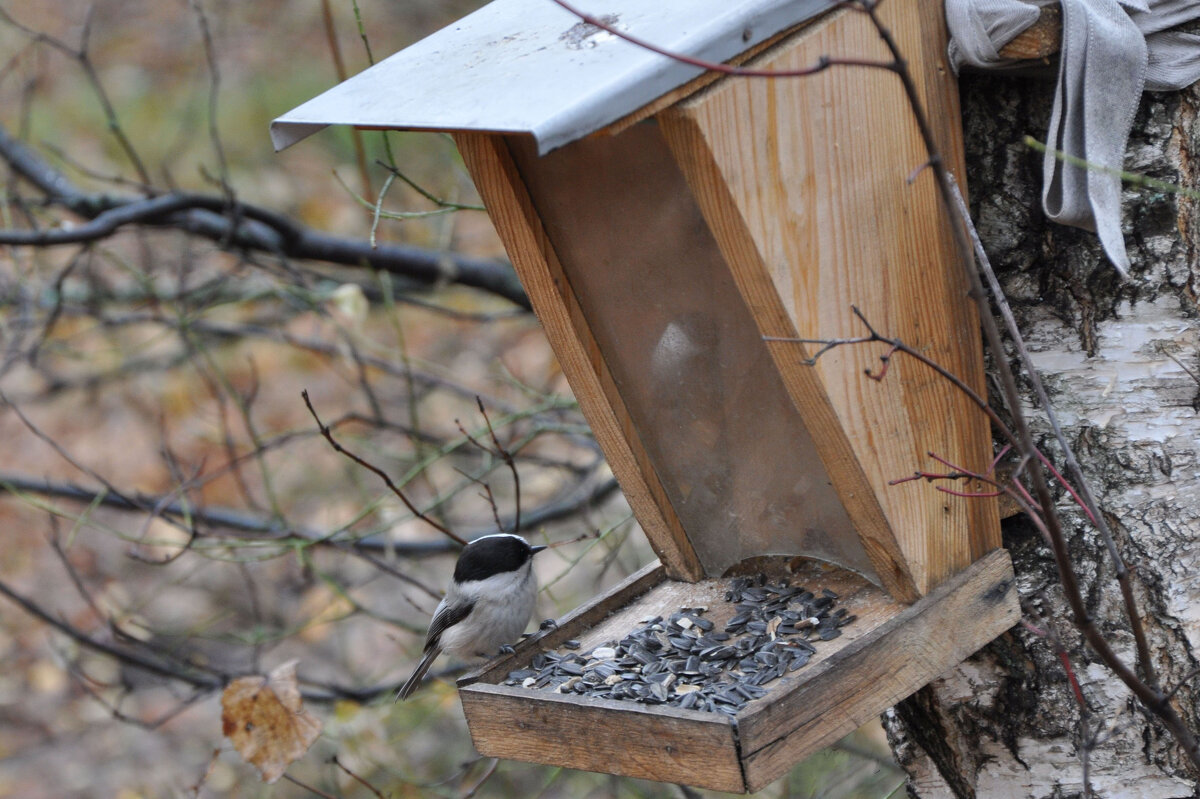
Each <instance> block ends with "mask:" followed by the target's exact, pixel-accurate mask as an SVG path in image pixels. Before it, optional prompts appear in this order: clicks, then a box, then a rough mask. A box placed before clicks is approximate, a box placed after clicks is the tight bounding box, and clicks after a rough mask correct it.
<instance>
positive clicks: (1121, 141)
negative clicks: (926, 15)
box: [946, 0, 1200, 275]
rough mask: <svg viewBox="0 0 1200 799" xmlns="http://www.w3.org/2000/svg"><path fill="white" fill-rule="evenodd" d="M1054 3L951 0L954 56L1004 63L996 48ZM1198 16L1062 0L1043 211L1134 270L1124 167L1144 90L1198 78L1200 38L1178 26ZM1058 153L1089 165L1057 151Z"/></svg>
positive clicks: (1147, 2) (1191, 9) (982, 64)
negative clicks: (1126, 227) (1125, 225)
mask: <svg viewBox="0 0 1200 799" xmlns="http://www.w3.org/2000/svg"><path fill="white" fill-rule="evenodd" d="M1055 3H1056V0H946V22H947V25H948V27H949V29H950V48H949V55H950V61H951V64H952V65H953V66H954V68H955V69H956V70H957V69H958V68H960V67H962V66H963V65H970V66H973V67H977V68H980V69H1003V68H1005V67H1011V66H1013V65H1014V64H1016V63H1018V62H1016V61H1014V60H1012V59H1006V58H1004V57H1003V56H1001V54H1000V50H1001V48H1002V47H1004V45H1005V44H1007V43H1008V42H1010V41H1012V40H1013V39H1014V38H1015V37H1016V36H1017V35H1019V34H1020V33H1022V32H1023V31H1025V30H1026V29H1027V28H1029V27H1030V26H1031V25H1033V24H1034V23H1035V22H1036V21H1037V20H1038V16H1039V9H1040V8H1041V7H1043V6H1047V5H1053V4H1055ZM1195 19H1200V1H1198V0H1062V23H1063V24H1062V45H1061V48H1060V52H1059V58H1058V85H1057V87H1056V90H1055V92H1054V107H1053V109H1052V111H1051V115H1050V130H1049V132H1048V133H1047V134H1046V144H1047V147H1049V148H1051V149H1050V151H1048V152H1047V153H1046V155H1045V160H1044V161H1043V165H1042V172H1043V184H1042V207H1043V209H1044V210H1045V212H1046V215H1047V216H1048V217H1049V218H1050V219H1052V220H1054V221H1055V222H1059V223H1062V224H1065V225H1073V226H1075V227H1080V228H1084V229H1085V230H1091V231H1094V232H1095V233H1096V235H1097V236H1098V237H1099V238H1100V243H1101V245H1102V246H1103V247H1104V252H1105V254H1107V255H1108V259H1109V261H1111V262H1112V263H1113V265H1114V266H1116V268H1117V269H1118V270H1119V271H1120V272H1121V274H1122V275H1125V274H1128V270H1129V257H1128V255H1127V254H1126V252H1125V239H1124V237H1123V236H1122V235H1121V181H1120V178H1119V177H1117V175H1116V174H1115V171H1116V170H1119V169H1121V167H1122V163H1123V161H1124V155H1125V145H1126V143H1127V141H1128V139H1129V132H1130V129H1131V127H1132V125H1133V117H1134V114H1135V113H1136V112H1137V107H1138V103H1139V102H1140V100H1141V94H1142V91H1143V90H1150V91H1170V90H1176V89H1182V88H1184V87H1186V86H1189V85H1191V84H1192V83H1195V82H1196V81H1198V80H1200V36H1197V35H1194V34H1188V33H1181V32H1179V31H1173V30H1171V28H1174V27H1176V26H1178V25H1181V24H1184V23H1186V22H1190V21H1192V20H1195ZM1053 150H1060V151H1062V152H1064V153H1066V154H1067V155H1069V156H1072V157H1074V158H1080V159H1083V160H1084V161H1086V162H1087V163H1088V164H1092V165H1094V167H1093V168H1088V167H1082V166H1075V165H1072V164H1069V163H1067V162H1066V161H1064V160H1063V159H1061V158H1059V157H1057V155H1056V154H1055V153H1054V152H1053Z"/></svg>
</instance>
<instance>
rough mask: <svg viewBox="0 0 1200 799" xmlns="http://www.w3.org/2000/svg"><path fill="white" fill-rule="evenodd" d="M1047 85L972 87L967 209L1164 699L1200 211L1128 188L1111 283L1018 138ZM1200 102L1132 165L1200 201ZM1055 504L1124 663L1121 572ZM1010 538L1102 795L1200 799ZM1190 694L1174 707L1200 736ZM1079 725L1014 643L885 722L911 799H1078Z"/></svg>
mask: <svg viewBox="0 0 1200 799" xmlns="http://www.w3.org/2000/svg"><path fill="white" fill-rule="evenodd" d="M1050 88H1051V87H1050V86H1049V85H1047V84H1046V83H1044V82H1039V81H1035V80H1029V79H1012V78H997V77H979V76H974V77H972V76H968V77H965V78H964V81H963V89H964V115H965V124H966V131H967V147H968V163H969V169H970V172H969V173H968V183H969V184H970V193H971V196H972V208H973V213H974V216H975V218H976V220H977V222H978V224H979V227H980V231H981V235H982V237H983V240H984V244H985V246H987V248H988V250H989V252H990V253H991V255H992V258H993V260H994V261H995V263H996V265H997V267H998V271H1000V273H1001V279H1002V281H1003V282H1004V284H1005V288H1006V291H1007V292H1008V295H1009V298H1010V301H1011V302H1012V303H1013V305H1014V309H1015V310H1016V313H1017V317H1018V320H1019V322H1020V325H1021V329H1022V330H1023V331H1024V334H1025V336H1026V341H1027V343H1028V345H1029V348H1030V350H1031V352H1032V353H1033V356H1034V359H1035V362H1036V363H1037V366H1038V368H1039V370H1040V371H1041V374H1042V377H1043V380H1044V381H1045V383H1046V385H1047V388H1048V390H1049V391H1050V394H1051V399H1052V401H1053V402H1054V404H1055V408H1056V410H1057V411H1058V414H1059V417H1060V420H1061V422H1062V423H1063V425H1064V428H1065V430H1066V432H1067V436H1068V439H1069V440H1070V441H1071V442H1072V444H1073V446H1074V447H1075V449H1076V454H1077V456H1078V458H1079V460H1080V461H1081V463H1082V465H1083V467H1084V470H1085V471H1086V472H1087V474H1088V475H1089V477H1090V479H1091V481H1092V483H1091V484H1092V488H1093V491H1094V492H1095V493H1096V495H1097V498H1098V499H1099V501H1100V503H1101V505H1102V507H1103V508H1104V509H1105V511H1106V513H1107V514H1109V522H1110V525H1111V526H1112V527H1113V530H1114V534H1115V535H1116V536H1117V538H1118V543H1119V545H1120V546H1121V548H1122V550H1123V552H1124V555H1125V558H1126V560H1127V562H1128V564H1129V565H1130V567H1131V568H1132V569H1134V570H1135V571H1136V579H1135V585H1136V586H1137V591H1138V601H1139V602H1140V603H1141V605H1140V606H1141V609H1142V613H1143V615H1144V616H1145V623H1146V626H1147V632H1148V635H1149V637H1150V644H1151V647H1152V649H1153V650H1154V657H1155V659H1156V661H1155V662H1156V666H1157V667H1158V668H1159V670H1160V673H1161V675H1162V681H1163V684H1164V686H1166V687H1167V688H1170V687H1173V686H1174V685H1176V684H1177V683H1178V681H1179V680H1180V678H1182V677H1184V676H1185V675H1186V674H1187V673H1188V672H1190V671H1191V670H1192V669H1194V668H1195V667H1196V666H1197V664H1198V658H1200V453H1198V447H1200V444H1198V442H1200V413H1198V412H1197V408H1198V407H1200V382H1198V381H1197V378H1200V318H1198V314H1197V311H1198V309H1197V303H1196V288H1197V287H1196V283H1197V280H1196V278H1197V272H1198V271H1200V259H1198V251H1200V213H1198V210H1197V209H1198V208H1200V203H1197V202H1196V201H1193V200H1187V199H1178V198H1175V197H1172V196H1170V195H1166V194H1163V193H1155V192H1151V193H1147V192H1144V191H1136V192H1132V191H1131V192H1127V194H1126V203H1125V211H1126V213H1125V221H1126V241H1127V243H1128V245H1129V248H1130V254H1131V256H1132V258H1133V263H1134V270H1135V271H1134V279H1133V280H1132V281H1131V282H1129V283H1128V284H1124V285H1122V284H1120V283H1119V282H1118V280H1117V276H1116V273H1115V271H1114V270H1113V269H1112V268H1111V267H1110V266H1109V265H1108V264H1107V263H1106V262H1105V260H1104V257H1103V255H1102V254H1101V252H1100V248H1099V247H1098V246H1097V245H1096V243H1095V241H1094V237H1092V236H1090V234H1087V233H1084V232H1078V231H1072V230H1067V229H1064V228H1060V227H1055V226H1052V225H1050V224H1048V223H1047V222H1046V221H1045V220H1044V218H1043V217H1042V214H1041V211H1040V208H1039V206H1038V191H1039V188H1040V187H1039V183H1038V180H1039V178H1038V172H1039V170H1038V156H1037V155H1036V154H1034V153H1031V152H1029V151H1028V150H1026V149H1025V148H1024V147H1023V146H1022V145H1021V143H1020V142H1021V139H1022V137H1023V136H1024V135H1025V134H1029V135H1033V136H1035V137H1038V138H1039V139H1041V138H1043V137H1044V131H1045V122H1046V117H1047V115H1048V109H1049V105H1050ZM1198 106H1200V91H1198V90H1197V89H1196V88H1195V87H1194V88H1193V89H1191V90H1189V91H1185V92H1182V93H1179V94H1171V95H1148V96H1147V97H1146V100H1145V102H1144V103H1143V108H1142V111H1141V113H1140V115H1139V118H1138V122H1137V123H1136V125H1135V131H1134V138H1133V140H1132V141H1131V144H1130V149H1129V151H1128V157H1127V168H1129V169H1132V170H1136V171H1141V172H1145V173H1147V174H1150V175H1152V176H1154V177H1159V178H1163V179H1167V180H1172V181H1177V182H1180V183H1182V184H1183V185H1185V186H1188V187H1190V188H1200V184H1198V183H1197V181H1196V178H1195V175H1194V174H1193V169H1194V168H1193V167H1192V159H1197V158H1200V126H1198V125H1197V123H1196V109H1197V107H1198ZM1189 371H1190V374H1189ZM1032 415H1033V418H1035V419H1039V420H1040V416H1039V415H1038V414H1037V413H1036V411H1034V412H1032ZM1036 429H1038V430H1040V431H1041V432H1042V433H1043V434H1044V433H1045V431H1046V429H1047V428H1046V425H1045V424H1044V423H1040V422H1039V426H1038V427H1037V428H1036ZM1042 441H1043V442H1045V441H1048V436H1046V435H1043V437H1042ZM1046 449H1047V451H1048V452H1049V451H1052V447H1050V446H1047V447H1046ZM1062 507H1064V508H1066V509H1067V516H1068V518H1069V519H1071V520H1073V521H1074V522H1075V523H1074V524H1073V526H1072V528H1071V529H1072V530H1073V537H1072V540H1071V547H1072V551H1073V552H1074V553H1075V555H1076V560H1077V564H1078V571H1079V574H1080V577H1081V583H1082V586H1083V588H1084V590H1085V596H1086V598H1087V600H1088V605H1089V607H1090V608H1091V609H1092V611H1093V613H1094V615H1095V617H1096V618H1097V619H1098V620H1100V622H1101V626H1102V628H1103V629H1105V630H1106V631H1109V633H1110V638H1111V639H1112V640H1113V641H1114V643H1115V644H1116V647H1117V649H1118V651H1119V652H1121V653H1122V654H1123V655H1124V656H1125V658H1126V659H1127V661H1128V662H1130V663H1132V662H1133V660H1134V655H1133V643H1132V638H1131V636H1130V635H1129V633H1128V630H1129V627H1128V625H1127V623H1126V622H1125V620H1124V607H1123V605H1122V603H1121V597H1120V591H1119V588H1118V586H1117V583H1116V581H1115V580H1114V579H1113V570H1112V564H1111V562H1110V561H1109V560H1108V558H1107V556H1106V555H1105V552H1104V547H1103V544H1102V543H1101V542H1100V541H1099V539H1098V538H1097V537H1096V536H1095V535H1094V534H1093V533H1092V531H1091V530H1090V528H1088V527H1087V525H1086V524H1083V523H1080V521H1079V518H1078V517H1079V514H1077V513H1075V512H1074V509H1073V508H1072V507H1071V503H1070V500H1069V497H1065V496H1064V497H1063V498H1062ZM1005 544H1006V546H1007V547H1008V548H1009V549H1010V551H1011V552H1012V554H1013V558H1014V563H1015V567H1016V571H1017V574H1018V578H1019V584H1020V587H1021V595H1022V599H1023V600H1024V602H1025V603H1026V604H1027V606H1028V607H1029V608H1031V609H1032V610H1034V611H1035V612H1036V613H1038V614H1042V615H1043V616H1044V617H1045V618H1037V617H1036V616H1027V618H1028V619H1029V621H1031V622H1033V623H1034V624H1038V625H1042V624H1047V623H1048V624H1051V625H1053V626H1054V628H1055V629H1057V630H1058V631H1059V632H1060V633H1061V634H1062V637H1063V640H1064V644H1065V646H1066V648H1067V650H1068V652H1069V653H1070V655H1071V661H1072V664H1073V667H1074V670H1075V674H1076V677H1077V678H1078V680H1079V681H1080V683H1081V685H1082V688H1083V692H1084V695H1085V696H1086V698H1087V701H1088V703H1089V705H1090V707H1091V708H1092V710H1093V711H1094V713H1095V720H1096V724H1097V726H1099V727H1100V729H1099V730H1097V731H1098V732H1099V741H1098V742H1097V743H1096V745H1095V746H1094V747H1093V748H1092V749H1091V750H1090V751H1088V752H1087V753H1086V755H1087V758H1086V759H1087V761H1088V763H1087V769H1088V775H1089V778H1090V783H1091V786H1092V788H1093V790H1094V795H1095V796H1098V797H1137V799H1166V798H1167V797H1191V796H1194V795H1196V792H1197V782H1196V777H1197V775H1195V774H1193V773H1191V772H1189V770H1188V766H1187V764H1186V763H1185V762H1184V760H1183V759H1182V758H1181V757H1180V756H1179V753H1178V751H1177V750H1176V749H1175V747H1174V744H1173V741H1172V739H1171V738H1170V737H1169V735H1167V733H1166V732H1165V731H1164V730H1163V728H1162V727H1161V726H1159V725H1157V724H1156V723H1154V722H1153V720H1151V719H1149V718H1148V716H1147V714H1146V713H1145V712H1144V711H1142V710H1141V709H1140V707H1139V705H1138V704H1137V703H1136V702H1134V701H1133V700H1132V698H1131V696H1130V694H1129V692H1128V690H1126V688H1125V687H1124V685H1122V684H1121V683H1120V682H1119V681H1118V680H1116V678H1115V677H1113V676H1112V675H1111V673H1109V672H1108V670H1107V669H1105V668H1104V667H1103V666H1102V665H1100V664H1099V663H1097V662H1096V661H1095V660H1094V658H1092V657H1091V655H1090V652H1089V651H1088V650H1087V649H1086V648H1085V647H1084V646H1083V644H1082V643H1081V640H1080V637H1079V636H1078V635H1076V634H1075V633H1074V631H1073V629H1072V628H1071V626H1070V622H1069V614H1068V612H1067V609H1066V606H1065V603H1064V602H1063V601H1062V598H1061V593H1060V592H1059V591H1058V590H1057V587H1056V583H1057V578H1056V576H1055V572H1054V567H1053V562H1052V560H1051V558H1050V556H1049V551H1048V549H1047V548H1046V547H1045V545H1044V544H1042V542H1041V540H1040V539H1039V538H1038V537H1037V534H1036V533H1035V532H1033V531H1032V529H1031V528H1030V527H1029V526H1028V525H1027V524H1024V523H1022V522H1021V521H1020V520H1019V519H1013V520H1010V521H1009V522H1007V523H1006V525H1005ZM1047 619H1048V621H1047ZM1198 682H1200V678H1196V679H1193V680H1192V681H1191V682H1189V683H1188V684H1187V685H1185V686H1184V687H1183V688H1182V689H1180V690H1179V692H1178V694H1177V695H1176V702H1177V706H1178V708H1179V711H1180V713H1181V714H1182V715H1183V717H1184V718H1185V719H1186V720H1187V721H1188V722H1189V723H1190V724H1191V725H1192V727H1193V728H1194V729H1195V728H1197V726H1198V725H1197V720H1198V719H1200V708H1198V705H1197V698H1198V696H1200V686H1198V685H1197V683H1198ZM1079 717H1080V714H1079V709H1078V707H1077V705H1076V703H1075V700H1074V698H1073V695H1072V692H1071V690H1070V688H1069V686H1068V683H1067V681H1066V677H1065V672H1064V670H1063V668H1062V666H1061V665H1060V664H1059V662H1058V659H1057V656H1056V655H1055V654H1054V652H1053V650H1052V648H1051V647H1050V645H1049V644H1048V643H1047V642H1046V641H1045V640H1042V639H1039V638H1037V637H1036V636H1034V635H1032V634H1030V633H1028V632H1026V631H1023V630H1019V629H1018V630H1015V631H1014V632H1012V633H1009V634H1008V635H1006V636H1004V637H1003V638H1001V639H1000V640H999V641H997V642H996V643H994V644H993V645H991V646H990V647H989V648H988V649H987V650H985V651H984V652H983V653H981V654H980V655H979V656H977V657H976V658H974V659H972V660H971V661H968V662H967V663H964V664H962V665H960V666H959V667H958V668H956V669H955V670H953V672H952V673H951V674H949V675H946V676H945V677H944V678H943V679H941V680H939V681H938V682H936V683H934V684H933V685H932V686H930V687H929V688H928V689H926V690H925V691H923V692H922V693H921V694H919V695H918V696H917V697H915V698H914V699H912V700H909V701H908V702H906V703H904V704H902V705H901V706H898V707H897V708H896V709H894V710H893V711H891V712H889V714H888V715H887V717H886V718H885V725H886V726H887V728H888V731H889V735H890V737H891V740H892V743H893V748H894V751H895V753H896V755H897V758H898V759H899V761H900V762H901V765H902V766H903V767H904V768H905V769H906V770H907V771H908V773H909V775H910V783H909V790H910V794H911V795H914V796H918V797H923V798H932V797H964V796H978V797H987V798H988V799H992V798H993V797H1001V798H1007V797H1012V798H1013V799H1024V798H1025V797H1066V796H1076V795H1080V794H1081V793H1082V790H1083V778H1084V762H1083V761H1084V754H1085V753H1084V751H1083V750H1084V748H1085V747H1083V746H1082V745H1081V741H1080V737H1079V736H1080V725H1079Z"/></svg>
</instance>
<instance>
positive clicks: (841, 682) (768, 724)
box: [738, 549, 1021, 791]
mask: <svg viewBox="0 0 1200 799" xmlns="http://www.w3.org/2000/svg"><path fill="white" fill-rule="evenodd" d="M1020 616H1021V612H1020V608H1019V606H1018V604H1017V591H1016V587H1015V585H1014V579H1013V570H1012V562H1011V561H1010V560H1009V557H1008V552H1007V551H1006V550H1003V549H997V550H995V551H994V552H992V553H990V554H988V555H986V556H984V558H983V559H982V560H979V561H977V562H976V563H974V564H973V565H972V566H971V567H970V568H968V569H966V570H965V571H962V572H959V573H958V574H956V575H954V576H953V577H951V578H950V579H948V580H947V581H945V582H944V583H943V584H942V585H941V586H939V587H938V588H937V589H935V590H934V591H933V592H932V593H931V594H929V595H928V596H926V597H924V598H923V599H921V600H920V601H919V602H917V603H916V604H915V605H912V606H910V607H908V608H905V609H904V610H903V611H902V612H901V613H900V614H898V615H897V616H895V617H894V618H892V619H890V620H889V621H887V622H885V623H883V624H882V625H880V626H878V627H876V628H875V629H874V630H872V631H870V632H869V633H868V634H866V635H864V636H862V637H861V638H859V639H857V640H855V641H854V642H852V643H851V644H849V645H848V646H846V647H844V648H843V649H841V650H840V651H838V652H836V653H835V654H834V655H833V656H831V657H829V658H828V659H825V660H823V661H821V662H820V663H814V664H813V665H811V666H810V667H809V668H807V669H803V670H801V671H800V672H798V674H799V675H800V679H799V680H797V683H798V684H797V685H796V686H794V687H792V688H791V690H789V687H788V686H786V685H784V686H781V687H780V688H778V689H776V690H778V691H779V692H780V694H781V696H780V698H779V699H778V700H776V701H771V702H768V701H766V700H761V701H760V702H755V703H753V704H752V705H751V706H750V707H748V708H747V709H746V710H745V711H743V712H742V714H741V715H740V716H739V717H738V728H739V737H740V741H741V747H742V759H743V763H744V766H745V769H746V784H747V789H748V790H750V791H756V790H758V789H759V788H762V787H764V786H766V785H768V784H769V783H771V782H773V781H774V780H775V779H777V778H778V777H779V776H781V775H782V774H783V773H784V772H786V771H787V770H788V769H789V768H791V767H792V765H794V764H795V763H796V762H798V761H799V760H801V759H803V758H805V757H808V756H809V755H811V754H812V753H814V752H816V751H817V750H819V749H821V748H822V747H825V746H829V745H830V744H832V743H834V742H835V741H837V740H838V739H839V738H841V737H842V736H843V735H846V734H847V733H849V732H851V731H853V730H855V729H857V728H858V727H860V726H862V725H863V724H864V723H865V722H867V721H868V720H870V719H871V718H872V717H874V716H877V715H878V714H879V713H881V712H883V711H884V710H885V709H887V708H888V707H891V706H892V705H894V704H896V702H899V701H900V700H901V699H904V698H905V697H907V696H909V695H910V694H912V693H913V692H915V691H916V690H917V689H919V688H920V687H921V686H923V685H925V684H926V683H928V682H929V681H930V680H933V679H935V678H936V677H938V676H939V675H940V674H942V673H944V672H945V671H946V670H947V669H949V668H951V667H953V666H954V665H956V664H957V663H959V662H961V661H962V660H964V659H965V658H966V657H968V656H969V655H970V654H971V653H973V652H975V651H976V650H977V649H979V648H980V647H982V646H983V645H984V644H986V643H987V642H989V641H991V640H992V639H993V638H995V637H996V636H998V635H1000V634H1001V633H1003V632H1004V631H1005V630H1008V629H1009V628H1010V627H1012V626H1013V625H1014V624H1016V623H1017V621H1018V620H1019V619H1020Z"/></svg>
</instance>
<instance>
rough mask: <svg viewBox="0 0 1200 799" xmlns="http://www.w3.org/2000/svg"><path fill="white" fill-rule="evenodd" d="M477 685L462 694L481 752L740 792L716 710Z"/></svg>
mask: <svg viewBox="0 0 1200 799" xmlns="http://www.w3.org/2000/svg"><path fill="white" fill-rule="evenodd" d="M529 694H530V692H529V691H527V690H525V689H522V688H509V687H506V686H501V685H487V684H482V683H481V684H478V685H474V686H472V687H471V688H470V689H468V690H464V691H462V692H460V696H461V698H462V703H463V712H464V713H465V714H466V716H467V720H468V723H469V726H470V729H471V737H472V738H473V739H474V741H475V747H476V749H478V750H479V753H480V754H482V755H487V756H489V757H506V758H510V759H512V760H523V761H526V762H533V763H545V764H547V765H552V766H566V767H567V768H577V769H583V770H585V771H602V772H605V773H607V774H622V775H624V776H627V777H640V778H642V779H647V780H658V781H660V782H678V783H683V784H685V785H695V786H697V787H701V788H712V789H714V790H718V791H734V792H738V793H744V792H745V790H746V787H745V782H744V781H743V778H742V767H741V764H740V763H739V762H738V756H737V751H738V750H737V742H736V738H735V733H734V726H733V724H732V723H731V722H730V721H729V720H728V719H726V718H725V717H723V716H721V715H720V714H717V713H704V712H701V711H696V710H681V709H679V708H672V709H670V710H664V709H660V708H651V707H645V706H640V705H637V704H634V703H632V702H623V703H622V702H614V701H612V700H601V699H597V700H591V701H588V700H583V699H581V698H579V697H573V696H561V695H557V694H553V693H549V692H547V693H545V695H544V696H539V697H538V698H537V699H536V700H532V699H531V698H530V696H529Z"/></svg>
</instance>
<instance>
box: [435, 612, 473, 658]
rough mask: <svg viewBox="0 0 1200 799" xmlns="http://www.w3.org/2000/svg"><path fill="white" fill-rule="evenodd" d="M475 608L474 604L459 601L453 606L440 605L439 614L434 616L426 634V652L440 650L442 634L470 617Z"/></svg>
mask: <svg viewBox="0 0 1200 799" xmlns="http://www.w3.org/2000/svg"><path fill="white" fill-rule="evenodd" d="M474 608H475V603H474V602H462V601H459V602H455V603H454V604H452V605H448V604H441V605H438V609H437V612H436V613H434V614H433V621H431V622H429V632H428V633H426V634H425V651H426V652H428V651H430V650H431V649H437V648H440V644H441V640H442V633H444V632H446V630H448V629H450V628H451V627H453V626H454V625H456V624H458V623H459V622H460V621H462V620H463V619H465V618H466V617H467V616H469V615H470V614H471V611H472V610H473V609H474Z"/></svg>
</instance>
